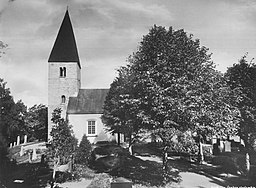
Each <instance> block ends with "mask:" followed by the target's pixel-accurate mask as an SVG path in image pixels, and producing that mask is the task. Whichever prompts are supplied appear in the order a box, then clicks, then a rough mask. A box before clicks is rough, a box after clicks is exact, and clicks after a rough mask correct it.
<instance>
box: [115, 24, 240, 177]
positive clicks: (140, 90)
mask: <svg viewBox="0 0 256 188" xmlns="http://www.w3.org/2000/svg"><path fill="white" fill-rule="evenodd" d="M128 68H129V70H130V72H131V73H132V75H133V76H132V77H130V78H132V79H130V80H129V82H130V89H129V91H130V92H131V91H132V92H133V93H136V94H135V95H129V97H131V98H130V99H129V100H123V102H124V104H126V105H127V104H129V105H130V106H129V109H132V108H131V106H133V107H134V109H136V110H135V113H136V116H132V117H133V118H135V119H136V121H137V122H140V128H143V129H147V130H150V131H153V133H154V134H155V135H156V136H157V137H158V138H160V139H161V140H162V143H163V169H164V177H165V179H166V177H167V175H166V172H167V151H168V149H169V148H170V146H171V145H172V144H173V137H174V136H175V135H176V134H177V131H178V132H179V131H181V132H190V133H191V134H192V133H194V134H195V135H197V136H198V137H199V138H200V139H199V140H201V138H202V137H203V136H206V135H209V136H211V135H212V134H215V135H216V134H217V135H220V136H223V135H226V134H233V133H235V131H236V125H237V119H236V117H237V116H239V111H238V110H237V108H235V107H234V106H232V105H231V104H232V102H233V100H234V99H235V98H236V97H235V94H234V93H232V91H231V90H230V89H229V87H228V86H227V83H226V81H225V79H224V78H223V75H222V74H221V73H219V72H217V71H216V70H215V69H214V68H215V67H214V64H213V62H212V61H211V54H209V53H208V49H207V48H206V47H204V46H200V42H199V40H198V39H196V40H194V39H193V36H192V35H187V33H186V32H185V31H184V30H177V31H175V30H173V29H172V28H169V29H168V30H166V29H165V28H164V27H161V26H160V27H158V26H154V27H153V28H152V29H151V30H150V31H149V33H148V34H147V35H146V36H144V37H143V40H142V42H141V43H140V46H139V48H138V51H137V52H136V53H134V54H133V55H132V56H131V57H130V58H129V66H128ZM129 82H128V83H129ZM122 91H123V90H122ZM129 94H130V93H129ZM230 96H231V97H230ZM232 96H234V97H232ZM119 100H120V99H118V101H119ZM118 112H119V110H118ZM126 112H127V113H129V114H130V112H129V110H126ZM199 143H200V142H199ZM200 153H201V152H200Z"/></svg>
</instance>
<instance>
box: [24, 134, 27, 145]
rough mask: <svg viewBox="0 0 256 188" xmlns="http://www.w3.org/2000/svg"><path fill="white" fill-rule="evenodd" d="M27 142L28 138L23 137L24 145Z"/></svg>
mask: <svg viewBox="0 0 256 188" xmlns="http://www.w3.org/2000/svg"><path fill="white" fill-rule="evenodd" d="M27 140H28V136H27V135H25V136H24V144H26V143H27Z"/></svg>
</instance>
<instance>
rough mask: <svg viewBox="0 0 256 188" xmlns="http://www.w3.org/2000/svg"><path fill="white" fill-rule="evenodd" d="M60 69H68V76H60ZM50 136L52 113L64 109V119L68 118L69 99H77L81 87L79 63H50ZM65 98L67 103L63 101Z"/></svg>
mask: <svg viewBox="0 0 256 188" xmlns="http://www.w3.org/2000/svg"><path fill="white" fill-rule="evenodd" d="M60 67H65V68H66V76H62V77H61V76H60ZM48 71H49V72H48V122H49V123H48V124H49V125H48V126H49V128H48V135H49V134H50V131H51V127H52V124H51V123H50V122H51V117H52V112H53V110H54V109H56V108H61V109H62V117H63V118H65V117H66V110H67V105H68V100H69V97H72V96H73V97H75V96H77V94H78V91H79V89H80V85H81V83H80V82H81V81H80V80H81V75H80V68H79V66H78V64H77V62H74V63H73V62H67V63H65V62H64V63H63V62H61V63H59V62H57V63H54V62H50V63H49V68H48ZM62 96H65V103H63V101H62Z"/></svg>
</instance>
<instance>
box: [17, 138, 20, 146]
mask: <svg viewBox="0 0 256 188" xmlns="http://www.w3.org/2000/svg"><path fill="white" fill-rule="evenodd" d="M19 145H20V136H17V146H19Z"/></svg>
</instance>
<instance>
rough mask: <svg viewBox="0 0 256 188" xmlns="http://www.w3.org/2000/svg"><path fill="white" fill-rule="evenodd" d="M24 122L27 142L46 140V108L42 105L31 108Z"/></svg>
mask: <svg viewBox="0 0 256 188" xmlns="http://www.w3.org/2000/svg"><path fill="white" fill-rule="evenodd" d="M24 120H25V124H26V129H27V133H28V138H29V140H35V139H37V140H44V141H46V140H47V124H48V118H47V106H45V105H43V104H39V105H34V106H32V107H31V108H29V109H28V111H27V113H26V115H25V117H24Z"/></svg>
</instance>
